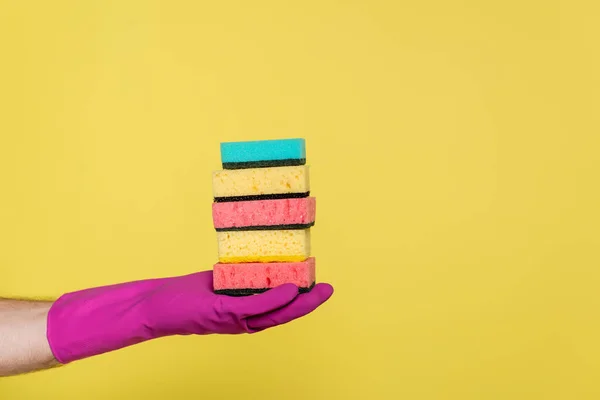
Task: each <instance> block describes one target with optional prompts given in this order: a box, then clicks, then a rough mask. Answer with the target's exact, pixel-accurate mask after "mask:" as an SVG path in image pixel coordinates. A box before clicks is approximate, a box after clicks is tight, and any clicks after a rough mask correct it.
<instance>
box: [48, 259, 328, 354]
mask: <svg viewBox="0 0 600 400" xmlns="http://www.w3.org/2000/svg"><path fill="white" fill-rule="evenodd" d="M212 279H213V278H212V271H203V272H198V273H193V274H190V275H184V276H178V277H172V278H161V279H151V280H143V281H135V282H128V283H122V284H117V285H111V286H104V287H98V288H91V289H86V290H82V291H78V292H74V293H68V294H65V295H63V296H62V297H60V298H59V299H58V300H57V301H56V302H55V303H54V304H53V306H52V307H51V309H50V311H49V313H48V341H49V343H50V347H51V348H52V351H53V353H54V356H55V357H56V359H57V360H58V361H59V362H61V363H67V362H71V361H74V360H77V359H81V358H85V357H90V356H93V355H96V354H101V353H105V352H108V351H112V350H116V349H119V348H122V347H125V346H129V345H133V344H136V343H139V342H143V341H146V340H151V339H156V338H159V337H163V336H169V335H206V334H241V333H256V332H260V331H263V330H265V329H268V328H272V327H275V326H278V325H281V324H285V323H288V322H290V321H292V320H294V319H297V318H300V317H302V316H304V315H307V314H309V313H310V312H312V311H314V310H315V309H316V308H317V307H319V306H320V305H321V304H323V303H324V302H325V301H327V300H328V299H329V298H330V297H331V295H332V294H333V287H332V286H331V285H329V284H326V283H320V284H317V285H315V287H314V288H313V289H312V290H311V291H310V292H308V293H302V294H299V293H298V288H297V287H296V286H295V285H293V284H285V285H281V286H279V287H276V288H273V289H270V290H268V291H267V292H265V293H262V294H258V295H252V296H246V297H229V296H224V295H216V294H214V293H213V284H212V282H213V280H212Z"/></svg>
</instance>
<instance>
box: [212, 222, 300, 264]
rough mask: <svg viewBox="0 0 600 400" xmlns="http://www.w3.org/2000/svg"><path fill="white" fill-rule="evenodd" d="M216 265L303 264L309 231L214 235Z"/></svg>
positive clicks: (269, 231)
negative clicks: (252, 263)
mask: <svg viewBox="0 0 600 400" xmlns="http://www.w3.org/2000/svg"><path fill="white" fill-rule="evenodd" d="M217 242H218V251H219V262H222V263H244V262H278V261H286V262H291V261H304V260H306V259H307V258H308V257H309V256H310V229H290V230H261V231H232V232H217Z"/></svg>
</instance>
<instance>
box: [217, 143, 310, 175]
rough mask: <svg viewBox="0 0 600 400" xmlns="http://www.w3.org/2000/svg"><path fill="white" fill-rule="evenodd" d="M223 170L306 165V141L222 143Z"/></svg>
mask: <svg viewBox="0 0 600 400" xmlns="http://www.w3.org/2000/svg"><path fill="white" fill-rule="evenodd" d="M221 163H222V164H223V169H242V168H261V167H281V166H291V165H304V164H306V145H305V141H304V139H277V140H255V141H248V142H225V143H221Z"/></svg>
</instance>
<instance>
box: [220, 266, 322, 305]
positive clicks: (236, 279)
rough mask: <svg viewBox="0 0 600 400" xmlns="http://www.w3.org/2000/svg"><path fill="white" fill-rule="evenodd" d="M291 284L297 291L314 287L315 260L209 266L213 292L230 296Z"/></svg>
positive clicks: (260, 291)
mask: <svg viewBox="0 0 600 400" xmlns="http://www.w3.org/2000/svg"><path fill="white" fill-rule="evenodd" d="M284 283H294V284H295V285H296V286H298V288H299V291H300V292H307V291H309V290H310V289H311V288H312V287H313V286H314V284H315V258H314V257H310V258H308V259H306V260H305V261H301V262H292V263H284V262H282V263H241V264H223V263H217V264H215V265H214V267H213V285H214V291H215V293H218V294H227V295H230V296H236V295H237V296H245V295H249V294H253V293H262V292H264V291H266V290H268V289H271V288H274V287H276V286H279V285H282V284H284Z"/></svg>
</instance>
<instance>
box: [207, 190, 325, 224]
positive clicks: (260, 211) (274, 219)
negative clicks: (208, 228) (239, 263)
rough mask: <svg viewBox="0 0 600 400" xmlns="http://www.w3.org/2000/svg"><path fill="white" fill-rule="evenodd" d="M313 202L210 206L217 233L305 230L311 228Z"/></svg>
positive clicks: (295, 200) (294, 200)
mask: <svg viewBox="0 0 600 400" xmlns="http://www.w3.org/2000/svg"><path fill="white" fill-rule="evenodd" d="M315 211H316V199H315V198H314V197H305V198H300V199H277V200H257V201H233V202H224V203H218V202H216V203H213V206H212V214H213V223H214V227H215V229H216V230H217V231H226V230H242V229H243V230H258V229H273V228H277V229H305V228H309V227H311V226H313V225H314V222H315Z"/></svg>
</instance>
